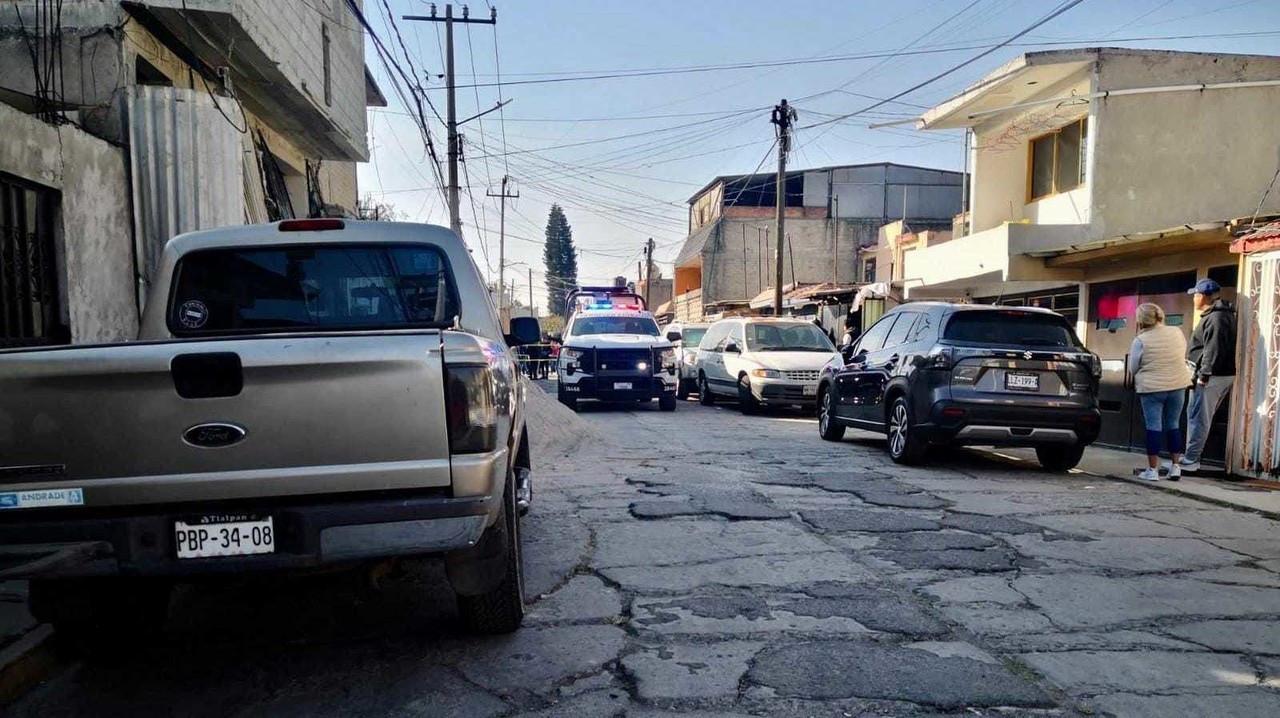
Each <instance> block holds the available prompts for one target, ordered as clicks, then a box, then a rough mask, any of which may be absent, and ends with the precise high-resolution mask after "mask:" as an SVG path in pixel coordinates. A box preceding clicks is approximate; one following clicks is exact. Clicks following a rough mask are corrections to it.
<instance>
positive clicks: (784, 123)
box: [769, 100, 796, 317]
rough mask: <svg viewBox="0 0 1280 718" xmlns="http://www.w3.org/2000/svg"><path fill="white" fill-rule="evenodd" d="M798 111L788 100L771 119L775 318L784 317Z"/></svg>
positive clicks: (776, 108)
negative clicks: (785, 245) (790, 172)
mask: <svg viewBox="0 0 1280 718" xmlns="http://www.w3.org/2000/svg"><path fill="white" fill-rule="evenodd" d="M795 119H796V111H795V110H794V109H792V107H791V106H790V105H788V104H787V101H786V100H783V101H782V102H781V103H779V104H777V105H774V107H773V116H772V117H771V118H770V120H769V121H770V122H772V123H773V124H774V126H775V132H776V133H777V136H778V179H777V185H776V187H775V190H776V191H775V192H774V194H775V195H777V200H778V203H777V204H778V235H777V236H778V241H777V242H775V243H774V244H775V247H776V253H775V254H774V257H775V260H774V268H773V316H775V317H780V316H782V280H783V276H782V264H783V262H782V258H783V256H784V255H783V253H782V240H783V239H784V238H785V237H786V234H785V233H784V232H785V230H786V226H785V225H786V213H787V153H788V152H790V151H791V125H792V123H793V122H795Z"/></svg>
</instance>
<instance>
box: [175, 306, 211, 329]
mask: <svg viewBox="0 0 1280 718" xmlns="http://www.w3.org/2000/svg"><path fill="white" fill-rule="evenodd" d="M178 321H179V322H181V323H182V326H184V327H186V328H187V329H199V328H200V327H203V326H204V324H205V322H207V321H209V307H207V306H205V304H204V302H202V301H200V300H199V299H192V300H190V301H186V302H183V303H182V306H181V307H179V308H178Z"/></svg>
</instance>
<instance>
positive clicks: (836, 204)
mask: <svg viewBox="0 0 1280 718" xmlns="http://www.w3.org/2000/svg"><path fill="white" fill-rule="evenodd" d="M831 204H832V207H833V209H832V210H831V215H832V218H831V227H832V230H833V231H834V232H835V240H834V242H833V246H832V251H831V253H832V254H833V255H835V256H834V257H833V259H834V260H835V261H833V262H832V263H831V264H832V265H833V266H834V267H835V275H834V278H833V279H832V280H831V283H832V284H833V285H835V286H836V287H839V286H840V196H839V195H832V197H831Z"/></svg>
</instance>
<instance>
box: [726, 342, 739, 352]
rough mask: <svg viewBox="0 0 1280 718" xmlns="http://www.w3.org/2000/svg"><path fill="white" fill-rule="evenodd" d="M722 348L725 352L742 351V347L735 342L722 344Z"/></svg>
mask: <svg viewBox="0 0 1280 718" xmlns="http://www.w3.org/2000/svg"><path fill="white" fill-rule="evenodd" d="M724 350H725V353H727V354H741V353H742V347H740V346H738V343H737V342H729V343H728V344H726V345H724Z"/></svg>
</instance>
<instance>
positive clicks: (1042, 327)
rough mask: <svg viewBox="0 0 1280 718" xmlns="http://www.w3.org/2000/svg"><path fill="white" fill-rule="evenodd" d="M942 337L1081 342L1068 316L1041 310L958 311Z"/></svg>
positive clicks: (968, 340) (979, 340) (998, 341)
mask: <svg viewBox="0 0 1280 718" xmlns="http://www.w3.org/2000/svg"><path fill="white" fill-rule="evenodd" d="M942 338H943V339H946V340H948V341H953V342H963V343H965V344H998V345H1002V346H1054V347H1079V346H1080V342H1079V340H1077V339H1076V335H1075V332H1073V331H1072V330H1071V327H1070V326H1069V325H1068V324H1067V320H1065V319H1063V318H1062V317H1060V316H1058V315H1056V314H1042V313H1039V312H1002V311H962V312H956V313H955V314H952V315H951V320H950V321H948V322H947V327H946V330H945V331H944V332H943V335H942Z"/></svg>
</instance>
